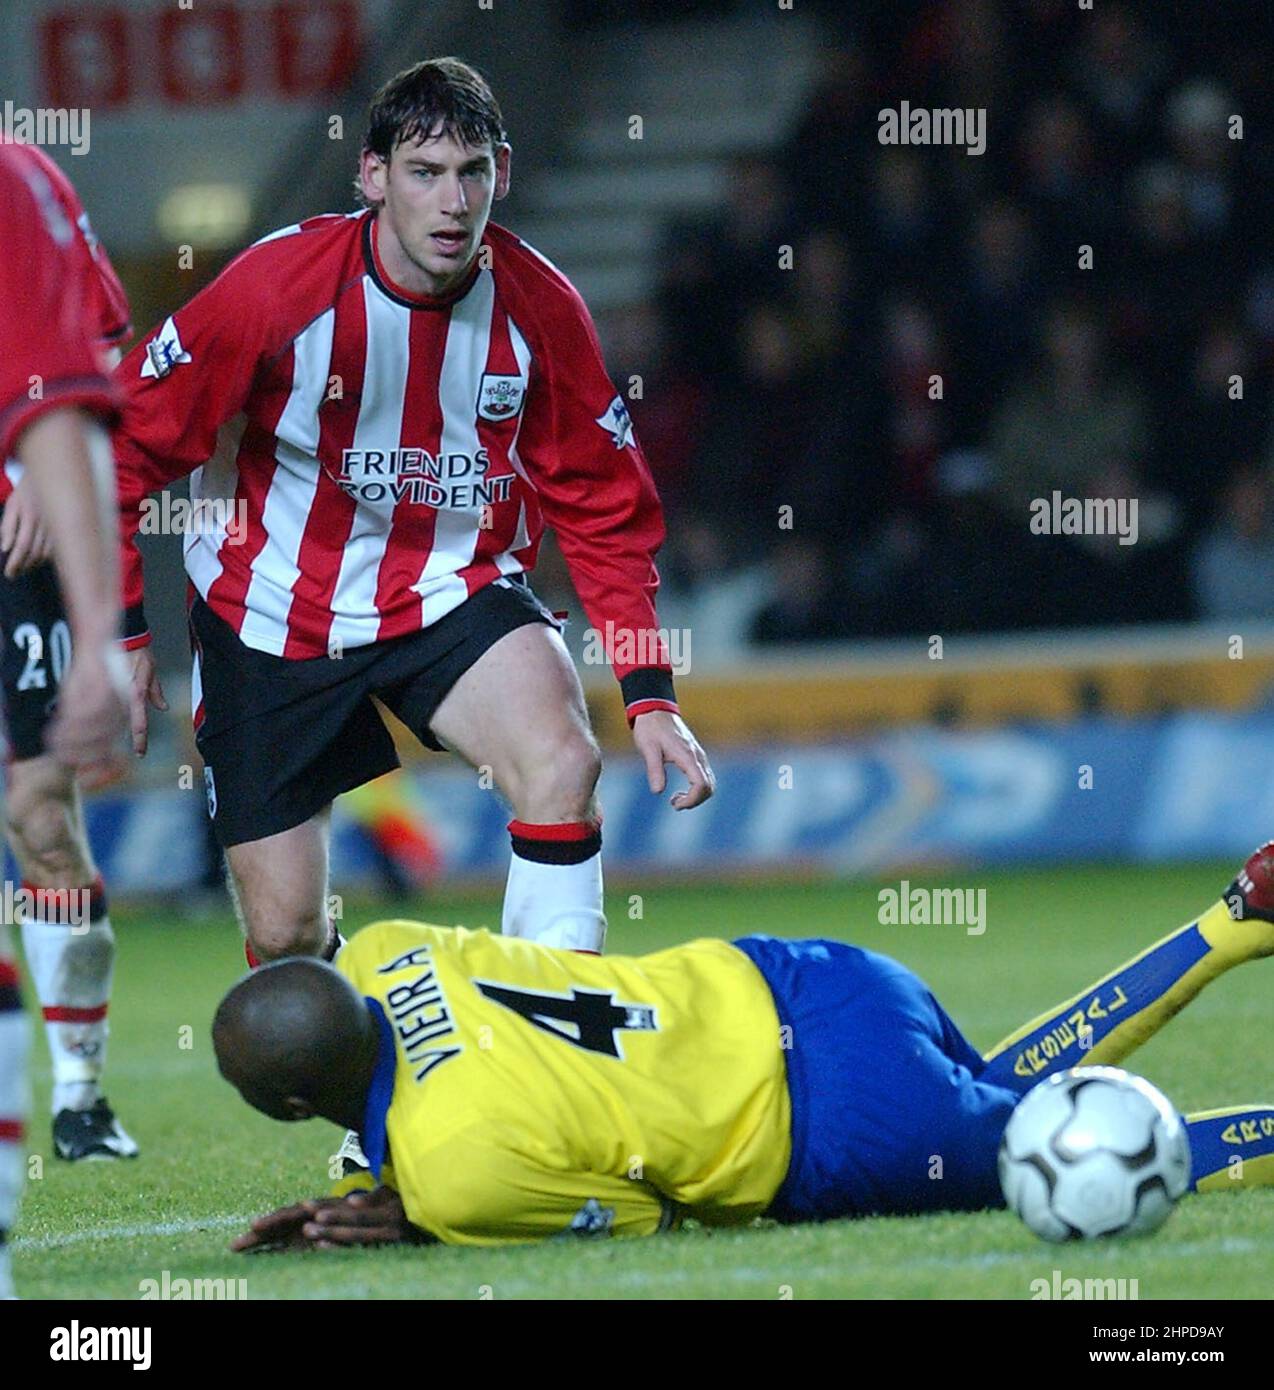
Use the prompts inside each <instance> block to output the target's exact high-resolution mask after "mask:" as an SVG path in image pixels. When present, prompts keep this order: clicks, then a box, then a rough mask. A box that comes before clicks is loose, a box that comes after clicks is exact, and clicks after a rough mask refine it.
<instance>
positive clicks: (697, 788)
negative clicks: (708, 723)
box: [633, 709, 717, 811]
mask: <svg viewBox="0 0 1274 1390" xmlns="http://www.w3.org/2000/svg"><path fill="white" fill-rule="evenodd" d="M633 742H634V743H636V745H637V751H638V752H639V753H640V754H641V756H642V759H643V761H644V762H645V764H646V780H647V781H648V782H649V784H650V790H651V791H652V792H654V793H655V795H656V796H658V795H659V794H660V793H661V792H662V791H663V790H664V788H665V787H666V786H667V784H668V776H667V773H666V772H665V771H664V769H665V767H666V765H667V764H669V763H671V764H672V766H673V767H676V768H679V769H680V770H681V771H682V772H684V773H685V775H686V781H687V782H688V783H689V784H690V785H689V786H688V787H687V788H686V789H685V791H680V792H677V793H676V794H675V795H674V796H673V797H672V802H671V804H672V807H673V809H674V810H677V811H689V810H690V809H691V808H692V807H694V806H700V805H702V804H703V803H704V802H705V801H707V799H708V798H709V797H710V796H711V795H712V793H713V792H714V791H716V789H717V779H716V777H715V775H714V774H713V771H712V766H711V764H710V763H709V762H708V755H707V754H706V753H705V752H704V751H703V749H702V748H700V746H699V740H698V739H696V738H695V736H694V734H692V733H691V732H690V728H689V726H688V725H687V724H686V721H685V720H684V719H682V717H681V716H680V715H679V714H673V713H672V711H671V710H663V709H658V710H651V711H650V713H649V714H639V715H638V716H637V718H636V719H635V720H634V721H633Z"/></svg>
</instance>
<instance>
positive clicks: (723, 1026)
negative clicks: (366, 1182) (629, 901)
mask: <svg viewBox="0 0 1274 1390" xmlns="http://www.w3.org/2000/svg"><path fill="white" fill-rule="evenodd" d="M336 964H337V968H338V969H340V970H341V971H342V973H343V974H344V975H345V976H346V978H347V979H349V980H350V981H351V982H352V983H353V985H354V986H355V988H357V989H358V990H359V991H361V993H362V994H363V995H365V996H366V997H368V998H370V999H371V1000H373V1001H375V1003H376V1004H377V1005H379V1010H380V1011H381V1014H382V1020H383V1021H381V1022H380V1025H379V1026H380V1027H381V1033H382V1055H381V1060H380V1063H379V1065H378V1067H377V1075H376V1078H375V1080H374V1081H373V1084H372V1088H371V1095H370V1096H369V1100H368V1107H367V1118H366V1121H365V1124H364V1132H363V1134H362V1136H361V1137H362V1141H363V1146H364V1149H365V1151H366V1152H367V1155H368V1158H369V1159H370V1160H371V1162H372V1165H373V1171H375V1172H376V1173H377V1176H378V1177H380V1178H381V1179H382V1180H383V1181H385V1182H386V1183H388V1184H389V1185H390V1186H392V1187H394V1188H395V1189H396V1190H397V1191H398V1193H399V1195H400V1196H401V1197H402V1200H403V1205H404V1207H405V1209H406V1212H407V1218H408V1220H409V1221H411V1222H412V1224H413V1225H415V1226H419V1227H421V1228H422V1229H424V1230H426V1231H428V1232H430V1233H431V1234H433V1235H434V1236H436V1237H437V1238H439V1239H440V1240H444V1241H448V1242H451V1243H457V1244H473V1245H483V1244H498V1243H502V1242H508V1241H526V1240H535V1239H540V1238H543V1237H545V1236H552V1235H557V1234H560V1233H562V1232H566V1231H572V1230H574V1231H584V1232H610V1233H613V1234H616V1235H648V1234H650V1233H652V1232H654V1231H657V1230H661V1229H664V1228H666V1227H668V1226H670V1225H673V1224H675V1223H676V1222H677V1221H678V1220H679V1219H680V1217H681V1216H682V1214H683V1213H685V1214H689V1215H692V1216H694V1217H696V1218H698V1219H699V1220H701V1221H704V1222H706V1223H712V1224H716V1225H724V1224H731V1223H736V1222H741V1221H747V1220H749V1219H751V1218H752V1217H753V1216H755V1215H757V1214H758V1213H760V1212H762V1211H764V1210H765V1208H766V1207H767V1206H768V1205H769V1204H770V1202H771V1200H772V1199H773V1197H774V1194H775V1193H776V1192H777V1190H778V1188H779V1185H780V1183H781V1182H782V1181H783V1178H784V1176H785V1174H786V1172H787V1166H788V1160H789V1157H790V1147H791V1139H790V1122H791V1108H790V1103H789V1099H788V1092H787V1080H786V1075H785V1064H784V1055H785V1054H784V1052H783V1049H782V1046H781V1039H780V1029H779V1020H778V1015H777V1013H776V1012H775V1008H774V1002H773V999H772V998H771V995H770V992H769V989H768V988H767V986H766V984H765V981H764V980H763V979H762V977H761V975H760V973H759V972H758V971H757V969H756V967H755V966H754V965H753V964H752V962H751V961H750V960H748V958H747V957H746V956H745V955H744V954H743V953H742V952H741V951H738V950H736V949H735V948H734V947H733V946H731V945H729V944H728V943H726V942H724V941H715V940H704V941H692V942H689V943H687V944H686V945H683V946H677V947H674V948H673V949H671V950H667V951H660V952H657V953H656V954H653V955H648V956H641V957H624V956H589V955H579V954H576V953H574V952H569V951H555V950H550V949H548V948H546V947H542V946H536V945H534V944H532V943H531V942H528V941H521V940H518V939H517V938H513V937H507V936H497V935H493V934H492V933H490V932H488V931H485V930H483V931H466V930H465V929H463V928H447V927H435V926H427V925H425V924H422V923H417V922H403V921H391V922H378V923H375V924H373V925H372V926H369V927H367V928H365V929H364V930H363V931H361V932H359V933H358V935H357V936H355V937H354V939H353V940H352V941H351V942H350V943H349V944H348V945H347V946H346V947H345V948H344V950H342V951H341V953H340V955H339V956H338V957H337V961H336ZM376 1012H377V1010H376V1009H375V1008H373V1013H374V1014H375V1013H376ZM391 1046H392V1052H391ZM382 1165H383V1166H382Z"/></svg>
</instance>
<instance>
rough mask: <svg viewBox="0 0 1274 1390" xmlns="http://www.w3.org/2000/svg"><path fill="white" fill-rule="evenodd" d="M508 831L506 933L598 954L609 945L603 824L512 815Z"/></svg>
mask: <svg viewBox="0 0 1274 1390" xmlns="http://www.w3.org/2000/svg"><path fill="white" fill-rule="evenodd" d="M509 834H510V835H511V836H512V838H513V858H512V860H510V862H509V881H508V883H507V884H506V885H505V889H504V919H503V922H502V930H503V932H504V934H505V936H521V937H525V938H526V939H527V940H528V941H535V942H538V943H539V944H540V945H541V946H557V947H559V948H560V949H562V950H566V951H592V952H593V953H594V954H600V953H601V950H602V947H603V946H605V944H606V916H605V914H604V913H603V911H602V827H601V823H600V822H598V821H570V822H567V823H566V824H563V825H533V824H531V823H530V822H528V821H521V820H513V821H510V822H509Z"/></svg>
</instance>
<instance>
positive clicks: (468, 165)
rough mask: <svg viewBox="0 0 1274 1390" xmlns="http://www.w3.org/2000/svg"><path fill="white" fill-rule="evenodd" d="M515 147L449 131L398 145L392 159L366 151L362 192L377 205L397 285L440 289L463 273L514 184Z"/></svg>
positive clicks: (383, 253)
mask: <svg viewBox="0 0 1274 1390" xmlns="http://www.w3.org/2000/svg"><path fill="white" fill-rule="evenodd" d="M511 153H512V151H511V149H510V147H509V146H508V145H507V144H500V145H497V146H495V147H494V148H493V147H492V146H491V144H490V143H487V144H484V145H466V144H463V143H462V142H461V141H459V140H458V139H457V138H456V137H455V136H453V135H450V134H447V133H446V132H443V133H441V134H439V135H437V136H435V137H434V138H433V139H430V140H413V141H411V142H410V143H409V144H400V145H397V146H395V147H394V149H393V150H392V151H391V153H390V157H389V160H388V162H386V161H385V160H383V159H382V158H381V157H380V156H379V155H375V154H372V153H370V152H366V151H365V152H364V154H363V159H362V164H361V166H360V169H359V173H360V177H361V180H362V185H363V196H364V197H365V198H366V199H367V201H368V202H369V203H371V204H373V205H374V206H376V208H377V219H378V224H377V250H378V252H379V254H380V258H381V261H382V263H383V264H384V267H385V269H386V271H387V272H388V273H389V276H390V278H391V279H392V280H393V281H394V282H395V283H396V284H399V285H401V286H402V287H403V288H404V289H406V290H410V291H411V292H412V293H416V294H431V295H440V294H446V293H447V291H448V290H450V289H452V288H454V287H455V286H456V285H458V284H459V283H460V282H461V281H463V280H464V278H465V276H466V275H467V274H468V272H469V267H470V266H471V265H472V264H473V259H474V257H475V256H476V255H477V254H478V245H479V243H480V242H481V240H482V233H483V232H484V231H485V230H486V225H487V219H488V218H489V217H490V216H491V204H492V203H493V202H494V201H495V200H496V199H497V198H503V197H504V196H505V194H506V193H507V192H508V191H509V160H510V156H511Z"/></svg>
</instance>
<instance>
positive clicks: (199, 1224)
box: [9, 1215, 253, 1252]
mask: <svg viewBox="0 0 1274 1390" xmlns="http://www.w3.org/2000/svg"><path fill="white" fill-rule="evenodd" d="M252 1219H253V1217H252V1216H251V1215H248V1216H200V1217H187V1218H185V1219H184V1220H181V1221H152V1222H148V1223H145V1224H143V1225H137V1226H97V1227H94V1228H92V1229H90V1230H87V1231H67V1232H66V1233H65V1234H64V1235H56V1236H18V1237H17V1238H16V1239H15V1240H11V1241H10V1242H9V1248H10V1249H11V1250H15V1251H18V1252H21V1251H23V1250H61V1249H62V1248H63V1247H64V1246H68V1245H83V1244H85V1242H87V1241H93V1240H137V1239H138V1238H139V1237H143V1236H185V1235H191V1234H192V1233H193V1232H195V1231H220V1230H228V1229H229V1228H230V1227H232V1226H242V1227H244V1228H245V1229H246V1228H247V1226H248V1223H249V1222H250V1221H252Z"/></svg>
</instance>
